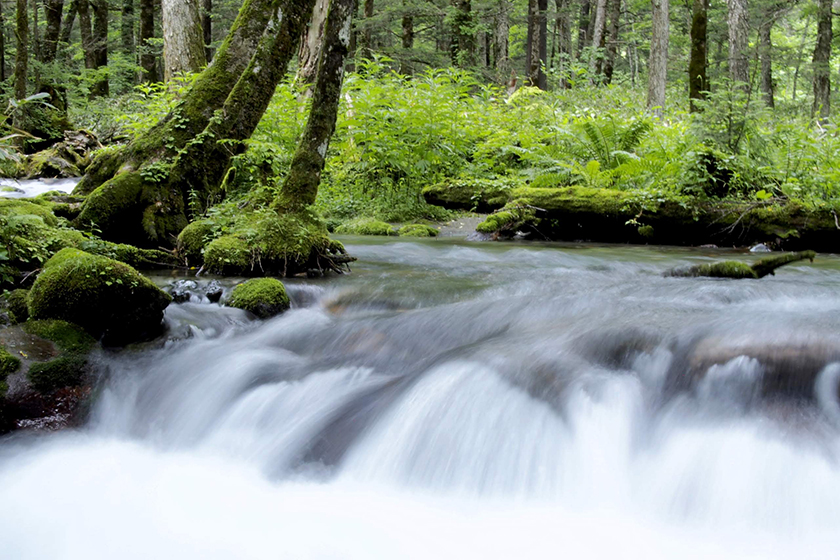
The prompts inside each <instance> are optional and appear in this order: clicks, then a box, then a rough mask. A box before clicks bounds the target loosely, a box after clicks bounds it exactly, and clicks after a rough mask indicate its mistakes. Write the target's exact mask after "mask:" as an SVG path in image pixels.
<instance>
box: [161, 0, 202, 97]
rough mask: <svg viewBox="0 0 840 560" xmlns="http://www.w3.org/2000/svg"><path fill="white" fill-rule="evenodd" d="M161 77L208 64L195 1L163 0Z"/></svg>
mask: <svg viewBox="0 0 840 560" xmlns="http://www.w3.org/2000/svg"><path fill="white" fill-rule="evenodd" d="M161 10H162V21H163V68H164V70H163V79H164V81H167V82H168V81H170V80H171V79H172V78H174V77H175V76H176V75H177V74H182V73H192V72H199V71H201V69H202V68H203V67H204V66H206V65H207V59H206V57H205V55H204V33H203V31H202V29H201V14H200V12H199V9H198V0H163V2H162V3H161Z"/></svg>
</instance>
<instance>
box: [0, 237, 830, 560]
mask: <svg viewBox="0 0 840 560" xmlns="http://www.w3.org/2000/svg"><path fill="white" fill-rule="evenodd" d="M477 247H482V246H477ZM388 248H389V246H384V247H381V248H380V247H377V250H378V251H380V253H384V254H386V255H387V252H388ZM354 249H355V252H356V253H357V254H365V253H364V252H365V250H366V249H365V248H364V247H355V248H354ZM414 249H415V250H416V251H417V253H416V255H415V256H417V257H418V258H417V259H416V260H418V261H420V263H419V264H421V265H422V264H428V266H429V267H430V271H428V272H427V274H429V275H430V276H431V277H432V278H436V279H438V281H439V284H438V285H439V286H441V289H444V290H445V289H446V288H445V286H446V282H447V278H451V277H452V275H453V272H452V269H454V268H455V266H454V264H455V262H454V261H453V260H452V259H451V258H449V257H447V256H446V252H447V251H451V249H448V248H446V247H445V246H444V247H442V248H438V247H436V246H434V245H428V246H426V245H417V246H416V247H414ZM470 250H473V251H476V255H474V256H475V257H476V258H477V261H476V262H477V263H478V266H481V263H482V262H485V263H486V262H488V261H489V260H490V259H496V257H498V255H496V254H494V253H492V252H490V251H491V250H489V249H486V248H482V249H470ZM455 252H456V253H457V251H455ZM482 252H483V256H484V260H483V261H482V259H481V256H482ZM535 252H536V251H535ZM423 255H426V257H427V258H428V259H429V263H424V262H423V261H422V257H423ZM566 256H567V257H569V259H570V260H572V264H571V267H570V270H569V271H567V272H565V273H562V275H563V279H562V283H561V284H553V283H552V282H551V281H548V282H546V283H544V285H542V286H540V287H533V286H530V284H528V281H527V280H526V279H525V278H524V276H527V274H523V272H522V271H521V270H519V268H520V267H516V268H517V270H515V271H509V273H506V272H504V271H494V273H493V276H494V278H500V279H502V280H503V281H502V282H499V283H493V286H492V287H490V286H487V287H488V289H487V290H485V291H481V290H480V289H479V292H478V293H479V295H475V292H474V291H469V290H475V288H476V286H475V285H472V286H470V287H469V288H468V289H467V288H460V287H459V286H461V284H462V283H464V280H463V279H458V280H457V282H455V284H454V287H453V286H450V288H449V289H451V290H453V291H452V292H448V293H449V294H450V296H451V297H450V302H444V303H439V304H438V305H435V306H429V305H428V300H427V299H424V298H425V296H422V295H420V296H415V297H416V298H419V299H416V300H415V303H416V305H417V307H418V309H414V310H411V311H403V312H372V311H371V308H370V307H369V306H367V304H368V303H369V302H370V299H369V297H368V296H367V295H365V296H364V297H361V296H360V298H359V301H360V302H361V306H360V308H359V309H358V311H353V310H352V309H351V310H350V311H345V312H344V314H343V315H340V316H334V315H332V314H330V313H329V312H327V310H326V309H325V308H324V307H322V306H321V305H320V304H319V305H315V306H313V307H309V308H299V309H295V310H293V311H292V312H290V313H288V314H286V315H284V316H283V317H280V318H277V319H275V320H272V321H270V322H268V323H266V324H264V325H262V326H260V327H258V328H252V327H250V326H247V325H246V326H241V324H240V323H238V321H235V320H231V321H230V323H229V324H230V325H231V326H230V327H228V328H227V330H225V329H221V328H220V327H219V320H218V318H215V316H214V320H213V321H208V322H207V325H209V326H208V327H207V328H208V329H209V330H208V331H207V332H209V333H210V335H208V336H204V337H202V336H199V337H196V338H194V339H192V340H189V341H186V342H175V343H172V344H170V345H168V347H167V348H165V349H163V350H158V351H148V352H147V353H146V354H145V355H143V356H139V357H138V356H126V357H116V358H114V359H112V360H111V363H110V365H111V369H112V371H113V375H112V379H111V381H110V382H109V383H108V385H107V387H106V388H105V389H104V391H103V394H102V396H101V398H100V399H99V402H98V406H97V408H96V410H95V412H94V415H93V417H92V419H91V421H90V424H89V425H88V426H87V427H86V428H85V429H83V430H80V431H77V432H74V433H69V432H68V433H63V434H58V435H53V436H48V437H45V438H41V439H36V440H33V439H30V438H27V437H15V438H11V439H9V440H7V441H5V442H0V543H2V545H0V558H3V559H5V558H10V559H16V560H17V559H20V560H28V559H38V560H41V559H47V558H49V559H76V558H78V559H82V558H84V559H103V560H104V559H109V560H110V559H113V558H121V559H123V558H125V559H134V558H137V559H140V558H142V559H147V558H160V559H165V558H173V559H192V558H201V559H205V558H206V559H215V558H219V559H228V558H237V559H239V558H242V559H251V558H254V559H263V558H266V559H267V558H283V559H286V558H330V559H333V558H342V559H343V558H353V559H355V558H360V559H361V558H364V559H367V558H386V559H395V558H458V559H463V558H480V559H493V558H558V557H559V558H565V557H571V558H610V559H612V558H616V559H617V558H622V559H623V558H640V559H641V558H645V559H650V560H664V559H672V558H681V559H682V558H686V559H694V558H698V559H699V558H703V559H711V558H714V559H729V558H731V559H736V558H737V559H744V558H756V559H774V558H779V559H782V558H785V559H791V558H796V559H802V558H815V559H816V558H833V557H835V556H836V547H837V538H838V537H840V465H838V458H840V430H838V428H837V427H836V425H835V424H833V419H832V413H833V412H836V410H835V409H833V408H832V407H831V404H832V403H831V402H830V399H831V398H830V395H831V393H832V387H830V385H831V383H832V382H836V376H835V375H833V373H836V372H835V369H836V367H837V366H834V365H828V366H827V368H826V371H825V375H822V376H820V379H819V381H818V382H817V385H818V387H816V390H817V391H819V392H820V394H821V395H822V396H821V397H819V398H817V399H815V401H814V402H812V403H811V404H805V403H801V402H798V401H785V400H778V401H777V400H767V399H764V398H763V397H762V396H761V392H760V391H759V390H758V385H757V384H758V383H759V381H760V378H761V376H762V375H763V369H762V368H763V366H762V365H761V364H760V363H758V362H757V361H756V360H755V359H753V358H748V357H738V358H734V359H732V360H730V361H728V362H726V363H722V364H719V365H715V366H712V367H711V368H710V369H709V371H708V372H707V374H706V376H705V377H704V378H703V379H702V381H700V382H699V383H698V384H697V386H696V387H695V389H694V390H692V391H690V392H687V393H677V394H672V395H669V394H668V393H667V391H665V390H664V389H663V387H664V386H665V384H666V377H667V376H668V375H669V373H668V372H669V371H670V369H669V368H671V366H672V364H673V363H675V362H674V360H675V359H676V356H677V351H676V350H674V349H673V348H674V347H673V346H672V345H671V344H670V341H671V339H670V338H668V337H670V336H673V335H675V333H676V336H677V337H678V338H679V337H684V336H688V334H686V335H680V334H679V333H680V331H681V329H685V330H686V332H687V333H689V332H690V333H694V332H697V331H696V330H694V327H697V328H699V327H700V326H702V327H703V328H710V329H713V332H714V333H715V334H716V335H717V336H718V337H723V338H726V335H729V336H728V338H731V339H734V338H736V337H735V336H734V334H735V331H733V330H727V329H731V327H730V325H732V324H735V325H736V326H737V327H738V328H737V329H736V330H737V332H738V333H739V335H740V336H741V337H743V336H746V335H745V334H744V333H752V332H756V333H759V335H758V337H757V338H758V339H760V340H768V338H769V339H770V340H773V339H774V338H773V337H777V338H776V339H777V340H779V341H782V340H786V339H790V338H791V337H793V336H799V337H804V338H803V339H807V340H811V339H810V338H808V337H812V336H817V335H819V333H822V332H825V331H826V329H827V328H829V327H835V324H834V323H833V321H835V320H836V319H834V317H836V313H834V314H828V315H826V314H823V313H821V312H820V311H806V312H805V316H803V312H802V305H803V302H807V301H810V300H812V299H814V298H823V299H824V303H825V306H826V307H829V308H831V307H832V306H833V305H836V299H837V298H836V296H835V298H834V299H830V298H826V296H825V294H826V293H827V292H826V291H825V290H828V289H830V290H831V291H834V289H835V288H836V286H835V285H834V284H835V283H837V282H840V274H838V273H837V272H834V271H833V270H825V271H822V272H819V271H813V270H811V271H809V270H808V269H801V270H796V269H793V270H792V271H791V272H790V273H789V276H785V275H784V274H781V273H780V275H779V277H778V278H777V279H773V280H771V281H770V282H771V283H770V284H756V283H753V284H748V285H745V284H739V285H733V284H729V287H726V288H724V287H723V286H724V284H723V283H720V282H704V281H692V280H689V281H686V282H680V281H675V280H674V279H659V278H658V277H655V276H652V275H646V274H645V273H644V270H645V269H646V267H650V266H652V265H651V264H650V263H649V262H640V266H641V271H642V272H639V270H640V269H636V270H635V271H631V272H629V273H621V272H619V273H617V272H616V271H615V270H614V269H610V268H607V269H606V270H602V271H600V272H598V271H597V270H598V269H595V270H596V271H595V272H593V268H592V265H599V264H600V265H604V266H607V267H609V266H610V265H609V264H608V263H610V262H612V259H610V258H609V255H606V256H602V255H599V254H598V253H597V252H596V253H595V254H594V256H592V257H586V258H585V259H584V260H583V261H580V260H578V261H575V260H574V259H575V256H574V255H572V254H568V255H566ZM382 258H384V259H385V262H379V263H376V262H374V263H373V264H371V265H370V267H371V268H370V269H371V270H374V269H375V268H376V267H377V266H381V267H383V268H382V270H374V272H375V273H372V274H366V272H365V267H364V265H360V266H359V269H360V270H359V271H357V276H356V277H355V278H354V280H352V281H351V282H355V283H356V285H357V286H360V287H364V286H367V287H370V285H371V283H372V282H374V281H375V282H378V283H379V287H378V288H377V289H378V290H380V291H381V292H385V294H387V293H389V288H388V287H387V286H388V282H389V280H390V279H394V280H395V281H396V282H397V284H398V285H399V288H394V289H393V290H395V292H394V293H396V294H397V295H396V296H395V297H396V298H397V299H398V298H399V297H404V296H400V294H402V293H403V292H401V291H400V290H402V289H404V288H405V287H406V283H409V284H411V285H412V286H414V287H416V289H417V290H422V286H423V285H425V284H424V283H425V282H427V281H428V280H429V278H428V277H425V276H424V277H422V278H414V277H411V274H412V271H411V270H409V269H407V268H402V267H397V268H393V267H392V266H391V265H388V264H387V263H388V262H393V261H390V260H389V259H390V257H387V256H386V257H382ZM577 258H578V259H580V257H577ZM590 258H591V260H590V261H588V262H587V260H586V259H590ZM657 258H659V257H657ZM371 260H373V259H371ZM455 261H459V259H457V258H456V259H455ZM520 262H521V261H520ZM549 264H550V263H549ZM416 265H417V263H415V266H416ZM540 266H545V265H544V264H541V265H540ZM450 267H452V268H450ZM556 270H557V269H555V268H553V267H551V266H549V267H546V274H547V275H551V274H552V271H556ZM526 272H527V271H526ZM555 273H556V272H555ZM407 274H408V276H406V275H407ZM454 274H455V275H457V274H460V272H457V273H454ZM506 274H509V276H506ZM617 275H620V276H622V277H623V280H624V281H625V283H627V282H629V283H630V284H631V286H630V287H632V288H633V290H632V296H630V295H628V293H625V292H624V289H623V288H621V289H616V288H617V285H616V284H615V279H616V276H617ZM581 276H582V277H583V278H580V277H581ZM523 280H525V282H524V283H523ZM791 280H795V282H791ZM786 282H788V283H789V284H786ZM479 283H480V281H479ZM599 283H600V284H599ZM560 285H562V286H563V297H561V298H560V299H550V297H549V295H548V294H559V293H560V291H559V290H558V288H559V286H560ZM578 285H579V286H580V287H579V288H578V287H577V286H578ZM339 286H341V284H339ZM529 286H530V287H529ZM610 287H612V288H610ZM630 287H628V290H629V288H630ZM331 290H332V288H328V289H327V291H326V292H325V293H324V295H323V298H324V299H323V300H322V301H324V302H329V300H330V298H331V297H332V295H331ZM464 290H467V291H464ZM575 290H579V291H577V292H576V291H575ZM611 290H612V291H611ZM647 290H649V293H650V294H651V297H652V299H655V300H656V301H658V302H660V307H659V308H657V309H656V310H654V311H650V312H642V311H640V308H639V307H638V302H639V301H640V300H644V299H645V298H647V296H648V292H647ZM741 290H747V291H749V292H750V293H751V297H750V298H747V299H743V298H741V297H739V294H740V293H743V292H741ZM724 291H725V296H726V297H725V298H723V292H724ZM835 293H836V292H835ZM459 294H460V295H459ZM469 294H472V295H469ZM500 294H507V297H505V298H501V299H500V298H499V297H498V296H499V295H500ZM511 294H514V295H511ZM381 295H384V294H381ZM654 296H655V297H654ZM435 297H436V298H438V301H439V299H440V297H441V295H440V294H437V295H436V296H435ZM552 297H554V296H552ZM567 298H568V299H567ZM787 298H793V300H794V301H793V302H788V303H786V301H787ZM444 299H446V298H444ZM460 300H464V301H460ZM710 300H711V303H710V302H709V301H710ZM459 301H460V302H459ZM727 301H728V303H727ZM733 302H734V303H733ZM780 302H781V303H780ZM403 303H405V301H404V302H403ZM206 308H207V309H211V307H210V306H207V307H206ZM761 309H764V310H765V311H767V312H768V313H770V311H772V312H773V316H774V317H775V321H774V323H772V325H770V326H768V325H767V323H766V321H765V317H766V315H763V314H760V313H757V311H758V310H761ZM747 310H750V313H747ZM179 316H180V315H179ZM748 316H750V317H751V318H750V317H748ZM688 318H690V319H688ZM231 319H233V317H231ZM191 321H192V322H193V323H196V324H198V325H199V326H198V327H196V328H197V331H199V332H200V331H201V330H202V328H201V324H200V323H201V321H200V320H198V319H196V318H195V317H193V318H192V319H191ZM680 321H681V322H682V323H681V324H682V327H677V328H674V327H673V326H672V325H675V324H680ZM745 321H746V323H745ZM640 322H642V323H643V324H644V325H645V326H646V327H648V328H651V329H654V330H661V331H662V333H660V334H661V335H662V336H665V338H664V339H663V340H662V341H660V342H655V343H654V344H653V347H652V348H650V349H649V350H646V351H643V352H640V353H638V354H636V355H635V356H634V357H631V358H630V359H628V360H627V361H626V362H624V363H622V364H621V365H619V366H617V367H607V366H606V365H604V364H603V363H601V362H599V361H598V360H596V359H594V358H591V357H587V356H591V352H590V351H588V350H586V351H585V350H584V347H587V345H586V344H584V343H582V342H580V340H579V339H578V338H577V337H578V336H580V335H582V334H586V331H587V328H584V325H586V326H587V327H588V328H589V329H591V333H590V334H593V333H594V334H593V336H594V340H595V344H596V346H597V347H598V348H601V349H603V348H606V347H607V346H609V344H610V338H609V336H607V335H606V334H604V333H606V330H607V329H608V328H610V327H617V328H618V329H619V332H623V331H625V330H629V329H631V328H636V327H638V326H639V323H640ZM689 323H691V324H692V325H693V326H692V328H689ZM238 325H239V326H238ZM803 325H810V327H807V326H803ZM500 326H505V327H506V328H507V330H505V331H504V332H502V333H501V334H500V333H499V327H500ZM762 329H764V330H763V331H762ZM220 330H221V331H223V332H222V333H221V334H219V331H220ZM820 340H822V339H820ZM834 389H835V390H834V394H836V387H835V388H834ZM821 403H822V404H821ZM826 412H827V413H828V414H825V413H826Z"/></svg>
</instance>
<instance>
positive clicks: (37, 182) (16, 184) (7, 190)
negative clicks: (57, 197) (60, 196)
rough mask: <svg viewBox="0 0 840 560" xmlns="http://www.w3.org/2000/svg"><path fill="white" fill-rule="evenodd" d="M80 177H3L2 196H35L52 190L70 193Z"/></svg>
mask: <svg viewBox="0 0 840 560" xmlns="http://www.w3.org/2000/svg"><path fill="white" fill-rule="evenodd" d="M78 183H79V179H21V180H17V179H3V178H0V197H5V198H33V197H36V196H38V195H39V194H44V193H46V192H50V191H59V192H63V193H67V194H70V193H71V192H73V189H74V188H76V185H77V184H78Z"/></svg>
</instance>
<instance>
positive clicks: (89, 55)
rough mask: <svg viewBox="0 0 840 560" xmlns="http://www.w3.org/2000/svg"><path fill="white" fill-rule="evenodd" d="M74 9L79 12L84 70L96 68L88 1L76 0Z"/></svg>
mask: <svg viewBox="0 0 840 560" xmlns="http://www.w3.org/2000/svg"><path fill="white" fill-rule="evenodd" d="M76 9H77V11H78V12H79V32H80V34H81V36H82V52H83V53H84V56H85V68H87V69H88V70H93V69H94V68H96V55H95V53H94V45H93V30H92V26H91V21H90V5H89V4H88V0H78V1H77V4H76Z"/></svg>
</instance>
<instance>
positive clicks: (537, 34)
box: [528, 0, 548, 90]
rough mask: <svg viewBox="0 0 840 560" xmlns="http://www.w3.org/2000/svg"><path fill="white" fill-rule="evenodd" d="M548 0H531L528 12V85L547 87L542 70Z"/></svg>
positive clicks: (544, 57)
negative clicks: (529, 38)
mask: <svg viewBox="0 0 840 560" xmlns="http://www.w3.org/2000/svg"><path fill="white" fill-rule="evenodd" d="M547 9H548V0H531V2H530V3H529V14H528V27H529V30H530V31H529V33H528V35H529V36H530V37H531V40H530V49H529V56H528V85H530V86H532V87H538V88H540V89H543V90H544V89H548V83H547V82H548V80H547V78H546V75H545V71H544V70H543V66H544V63H545V59H546V55H547V52H546V50H547V49H546V47H547V33H548V29H547V25H548V18H547V14H546V11H547Z"/></svg>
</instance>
